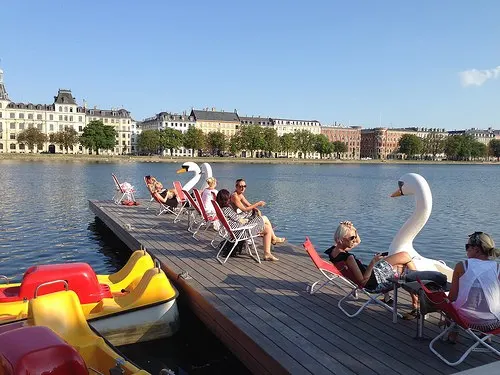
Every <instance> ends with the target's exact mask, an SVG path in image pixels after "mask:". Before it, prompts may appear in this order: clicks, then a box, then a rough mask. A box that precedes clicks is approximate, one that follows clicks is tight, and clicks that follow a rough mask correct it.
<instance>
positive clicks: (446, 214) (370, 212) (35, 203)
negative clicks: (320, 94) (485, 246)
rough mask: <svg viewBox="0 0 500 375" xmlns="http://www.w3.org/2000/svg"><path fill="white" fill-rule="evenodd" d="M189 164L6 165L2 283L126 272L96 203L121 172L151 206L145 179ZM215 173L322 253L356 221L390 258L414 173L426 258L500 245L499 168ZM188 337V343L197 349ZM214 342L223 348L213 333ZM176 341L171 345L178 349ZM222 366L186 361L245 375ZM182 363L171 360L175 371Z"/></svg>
mask: <svg viewBox="0 0 500 375" xmlns="http://www.w3.org/2000/svg"><path fill="white" fill-rule="evenodd" d="M180 165H181V163H129V164H127V163H120V164H107V163H84V162H82V163H79V162H52V161H49V160H47V162H24V161H10V160H8V161H5V160H4V161H0V197H1V199H0V215H1V217H0V274H3V275H7V276H9V277H14V279H15V280H20V278H21V277H22V274H23V272H24V270H25V269H26V268H27V267H29V266H30V265H33V264H43V263H53V262H70V261H84V262H87V263H90V265H91V266H92V267H93V268H94V269H95V270H96V271H97V272H98V273H110V272H114V271H116V270H117V269H118V268H120V267H121V266H122V265H123V264H124V263H125V261H126V259H127V257H128V255H129V253H128V252H127V251H123V244H121V243H120V242H119V241H118V240H117V239H116V238H115V237H113V236H112V235H110V234H109V233H108V232H107V231H106V229H105V228H102V226H101V225H99V223H98V222H96V220H95V218H94V216H93V215H92V214H91V212H90V210H89V209H88V199H110V198H111V197H112V196H113V193H114V185H113V181H112V179H111V173H112V172H114V173H115V174H116V175H117V176H118V177H119V179H120V180H121V181H128V182H130V183H131V184H133V185H134V186H135V187H136V189H137V190H138V193H137V196H138V197H143V198H146V197H147V196H148V192H147V190H146V187H145V186H144V183H143V177H144V176H145V175H147V174H152V175H155V176H156V177H157V178H158V179H160V180H161V181H163V182H164V184H165V185H170V184H171V182H172V181H173V180H175V179H179V180H181V181H182V182H183V183H184V182H186V181H187V180H189V179H190V178H191V175H190V174H189V173H186V174H183V175H177V174H175V171H176V169H178V168H179V167H180ZM212 168H213V172H214V176H215V177H217V179H218V181H219V183H218V188H219V189H221V188H227V189H229V190H233V187H234V181H235V179H237V178H245V180H246V183H247V186H248V187H247V192H246V196H247V198H248V199H249V200H250V201H255V200H261V199H262V200H265V201H266V202H267V205H266V207H264V208H263V210H262V211H263V213H264V214H265V215H267V216H269V218H270V219H271V221H272V222H273V224H274V225H275V226H276V230H277V232H278V235H280V236H285V237H287V238H288V240H289V241H290V242H291V243H294V244H297V245H299V244H301V243H302V241H303V240H304V237H305V236H306V235H308V236H310V238H311V240H312V241H313V242H314V243H315V244H316V246H317V248H318V249H324V248H327V247H328V246H330V245H331V244H332V237H333V232H334V230H335V228H336V227H337V224H338V222H339V221H341V220H351V221H352V222H353V223H354V224H355V225H356V227H357V228H358V231H359V233H360V236H361V239H362V243H361V245H360V246H359V247H358V248H357V249H356V252H357V253H359V255H360V257H361V258H365V259H367V260H369V258H370V257H371V255H372V254H373V253H375V252H379V251H384V250H386V249H387V247H388V246H389V244H390V243H391V240H392V238H393V236H394V235H395V234H396V232H397V231H398V229H399V228H400V227H401V225H402V224H403V223H404V221H405V220H406V219H407V218H408V217H409V216H410V215H411V213H412V212H413V209H414V200H413V197H410V196H405V197H400V198H390V197H389V195H390V194H391V193H392V192H393V191H395V190H396V189H397V188H398V185H397V181H398V179H399V177H400V176H401V175H403V174H404V173H407V172H415V173H419V174H421V175H422V176H424V177H425V178H426V180H427V181H428V182H429V185H430V187H431V190H432V194H433V202H434V206H433V211H432V214H431V217H430V219H429V221H428V222H427V224H426V226H425V227H424V229H423V230H422V231H421V232H420V234H419V235H418V236H417V238H416V240H415V243H414V245H415V248H416V249H417V251H419V252H420V253H421V254H422V255H424V256H429V257H432V258H440V259H443V260H445V261H446V262H447V263H448V264H449V265H450V266H452V267H453V265H454V263H455V262H456V261H458V260H460V259H462V258H463V257H464V256H465V254H464V244H465V243H466V241H467V234H470V233H472V232H474V231H476V230H479V231H485V232H488V233H490V234H491V235H492V236H493V238H494V239H497V242H500V225H499V224H498V223H499V220H498V217H497V215H498V212H500V190H499V189H498V186H500V168H499V167H498V166H496V165H452V166H451V165H402V164H397V165H395V164H345V165H337V164H335V165H334V164H318V165H274V164H273V165H266V164H233V163H221V164H219V163H217V164H213V165H212ZM185 315H187V313H185ZM193 319H194V318H193ZM181 335H182V334H181ZM187 336H189V335H187ZM185 337H186V336H181V339H180V340H181V341H182V342H183V343H184V344H183V345H188V344H186V343H185V341H186V340H185ZM175 340H179V339H175ZM206 340H214V339H213V338H210V335H209V334H207V335H206ZM173 342H174V344H172V342H170V343H169V345H171V346H176V345H177V344H178V342H176V341H173ZM179 345H180V344H179ZM215 346H217V345H215ZM166 347H168V345H166ZM212 357H213V358H210V359H207V358H203V359H199V360H200V361H201V362H204V363H201V364H200V361H198V362H199V363H197V365H196V366H194V365H193V363H191V364H189V363H186V359H183V360H182V361H180V362H182V366H181V365H180V364H179V366H181V367H183V368H184V369H185V370H186V368H187V370H188V372H190V373H199V374H207V373H211V371H213V369H214V367H213V366H212V367H211V366H210V363H217V366H218V367H217V371H216V372H217V373H229V372H234V371H235V369H238V364H235V363H234V358H232V357H231V356H230V354H228V352H227V351H226V350H224V349H223V348H222V347H221V348H220V349H218V350H217V351H216V352H214V353H212ZM175 360H176V359H175V358H174V359H170V360H169V361H168V363H170V365H171V367H175V363H174V366H172V361H173V362H175ZM222 362H224V363H230V365H228V366H227V367H224V365H223V364H221V363H222ZM194 368H196V371H195V370H193V369H194Z"/></svg>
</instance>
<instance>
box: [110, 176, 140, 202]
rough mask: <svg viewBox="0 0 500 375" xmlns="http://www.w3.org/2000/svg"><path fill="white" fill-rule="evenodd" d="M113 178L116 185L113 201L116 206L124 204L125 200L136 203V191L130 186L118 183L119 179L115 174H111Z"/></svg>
mask: <svg viewBox="0 0 500 375" xmlns="http://www.w3.org/2000/svg"><path fill="white" fill-rule="evenodd" d="M111 177H113V181H114V183H115V194H114V195H113V201H114V202H115V203H116V204H120V203H122V201H124V200H128V201H131V202H135V197H134V193H135V189H134V187H133V186H131V185H130V184H125V183H121V184H120V182H119V181H118V178H117V177H116V175H115V174H114V173H111Z"/></svg>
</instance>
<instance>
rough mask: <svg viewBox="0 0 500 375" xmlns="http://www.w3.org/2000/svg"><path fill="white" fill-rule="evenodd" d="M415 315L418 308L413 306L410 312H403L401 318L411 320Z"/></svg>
mask: <svg viewBox="0 0 500 375" xmlns="http://www.w3.org/2000/svg"><path fill="white" fill-rule="evenodd" d="M417 316H418V309H417V308H413V309H412V310H411V311H410V312H407V313H404V314H403V319H404V320H413V319H416V318H417Z"/></svg>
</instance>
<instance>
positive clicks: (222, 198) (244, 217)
mask: <svg viewBox="0 0 500 375" xmlns="http://www.w3.org/2000/svg"><path fill="white" fill-rule="evenodd" d="M217 203H218V204H219V206H220V208H221V209H222V212H223V213H224V216H226V218H227V221H228V224H229V226H230V227H231V229H237V228H238V227H241V226H243V225H246V224H256V225H255V226H254V227H253V228H252V229H251V232H252V234H253V235H262V245H263V246H264V260H270V261H273V260H279V259H278V258H276V257H275V256H274V255H273V254H271V241H272V239H273V238H275V237H276V236H275V235H274V231H273V228H272V226H271V225H270V224H268V223H269V220H267V223H266V220H265V218H266V217H265V216H259V215H258V214H256V213H255V212H242V213H237V212H236V211H235V210H234V209H233V208H232V207H231V193H230V192H229V191H228V190H226V189H222V190H220V191H219V192H218V193H217Z"/></svg>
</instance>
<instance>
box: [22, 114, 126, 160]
mask: <svg viewBox="0 0 500 375" xmlns="http://www.w3.org/2000/svg"><path fill="white" fill-rule="evenodd" d="M117 135H118V133H117V132H116V130H115V129H114V127H113V126H110V125H104V123H103V122H102V121H101V120H94V121H90V122H89V123H88V124H87V126H85V128H83V133H82V135H80V136H79V135H78V132H77V131H76V130H75V129H74V128H73V127H70V126H66V127H65V128H64V130H61V131H58V132H56V133H51V134H49V136H47V135H46V134H45V133H43V132H42V131H41V130H40V129H38V128H35V127H30V128H28V129H25V130H23V131H21V132H19V134H18V135H17V143H19V144H24V145H26V146H27V148H28V150H30V151H31V152H33V150H34V149H35V146H37V148H38V150H41V149H42V148H43V145H44V144H45V143H46V142H50V143H54V144H57V145H59V146H61V147H62V148H63V149H64V150H65V151H66V152H69V149H70V148H71V147H73V146H75V145H77V144H78V143H79V144H81V145H82V146H83V147H85V148H87V149H89V150H92V151H94V152H95V153H96V154H97V155H99V151H100V150H111V149H113V148H114V147H115V145H116V136H117Z"/></svg>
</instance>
